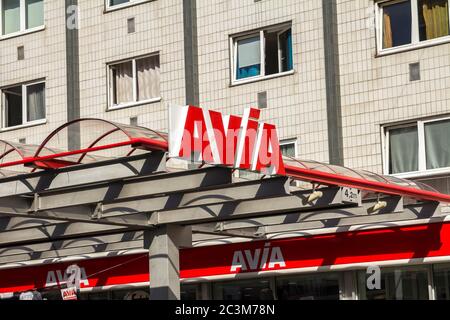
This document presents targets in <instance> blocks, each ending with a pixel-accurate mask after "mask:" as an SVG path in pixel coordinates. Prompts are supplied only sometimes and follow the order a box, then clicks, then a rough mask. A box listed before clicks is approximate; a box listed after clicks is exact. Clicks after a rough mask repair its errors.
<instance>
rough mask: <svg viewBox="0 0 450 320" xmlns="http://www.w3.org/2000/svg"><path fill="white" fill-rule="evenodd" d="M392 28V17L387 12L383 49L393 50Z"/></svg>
mask: <svg viewBox="0 0 450 320" xmlns="http://www.w3.org/2000/svg"><path fill="white" fill-rule="evenodd" d="M392 46H393V42H392V26H391V17H390V16H389V14H388V13H387V12H386V11H385V12H384V13H383V48H392Z"/></svg>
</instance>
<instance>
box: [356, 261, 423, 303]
mask: <svg viewBox="0 0 450 320" xmlns="http://www.w3.org/2000/svg"><path fill="white" fill-rule="evenodd" d="M429 271H430V270H429V268H428V267H427V266H420V267H401V268H387V269H381V279H380V287H379V288H373V289H372V288H368V286H367V280H368V278H369V277H370V276H371V274H368V273H366V271H361V272H359V274H358V286H359V290H358V292H359V299H360V300H428V299H429V298H430V295H429V291H428V286H429V282H428V279H429Z"/></svg>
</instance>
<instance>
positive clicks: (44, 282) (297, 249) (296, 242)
mask: <svg viewBox="0 0 450 320" xmlns="http://www.w3.org/2000/svg"><path fill="white" fill-rule="evenodd" d="M423 258H439V259H441V260H447V259H448V261H450V222H444V223H431V224H424V225H416V226H402V227H392V228H385V229H377V230H360V231H351V232H343V233H332V234H324V235H312V236H308V237H296V238H287V239H275V240H271V241H251V242H245V243H232V244H226V245H218V246H214V247H197V248H187V249H181V250H180V269H181V270H180V273H181V274H180V276H181V278H182V279H194V278H195V279H202V278H208V277H213V278H218V279H219V278H220V277H224V276H229V275H237V274H245V273H260V272H270V273H276V272H277V271H287V270H292V271H295V272H296V271H297V270H301V269H309V268H317V267H328V266H343V265H351V264H360V263H366V264H367V263H375V264H376V263H379V262H388V261H404V260H406V261H408V260H409V259H423ZM72 263H73V262H72ZM72 263H58V264H42V265H38V266H27V267H22V268H16V269H0V293H10V292H24V291H29V290H33V289H41V288H45V287H53V286H55V285H57V286H61V287H64V286H65V285H66V281H67V277H68V276H70V275H64V272H65V271H66V270H67V267H68V266H70V265H71V264H72ZM76 264H77V265H78V266H79V267H80V270H81V277H80V278H81V279H80V287H81V289H83V288H94V287H109V286H116V285H125V284H143V283H148V282H149V281H150V275H149V272H148V270H149V263H148V255H147V253H140V254H133V255H125V256H116V257H108V258H98V259H90V260H81V261H77V262H76Z"/></svg>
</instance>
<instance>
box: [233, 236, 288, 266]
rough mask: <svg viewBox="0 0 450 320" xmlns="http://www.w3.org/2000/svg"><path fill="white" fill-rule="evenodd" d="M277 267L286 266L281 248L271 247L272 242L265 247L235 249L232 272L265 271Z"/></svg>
mask: <svg viewBox="0 0 450 320" xmlns="http://www.w3.org/2000/svg"><path fill="white" fill-rule="evenodd" d="M276 267H279V268H285V267H286V262H285V261H284V257H283V253H282V251H281V248H280V247H273V248H271V247H270V243H266V245H265V246H264V248H258V249H255V250H238V251H235V252H234V254H233V262H232V263H231V268H230V272H238V270H240V271H265V270H272V269H275V268H276Z"/></svg>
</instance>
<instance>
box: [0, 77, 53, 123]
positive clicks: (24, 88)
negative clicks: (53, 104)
mask: <svg viewBox="0 0 450 320" xmlns="http://www.w3.org/2000/svg"><path fill="white" fill-rule="evenodd" d="M36 84H44V113H45V117H44V118H43V119H38V120H33V121H28V119H27V115H28V101H27V87H29V86H32V85H36ZM19 86H20V87H21V88H22V123H21V124H19V125H16V126H11V127H7V126H6V118H7V117H6V95H5V92H4V90H6V89H9V88H14V87H19ZM46 90H47V86H46V81H45V79H40V80H35V81H30V82H24V83H18V84H14V85H10V86H5V87H2V88H1V102H2V104H1V105H2V110H1V114H2V120H1V128H0V131H9V130H15V129H19V128H24V127H29V126H34V125H39V124H44V123H46V122H47V103H46V96H47V95H46Z"/></svg>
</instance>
